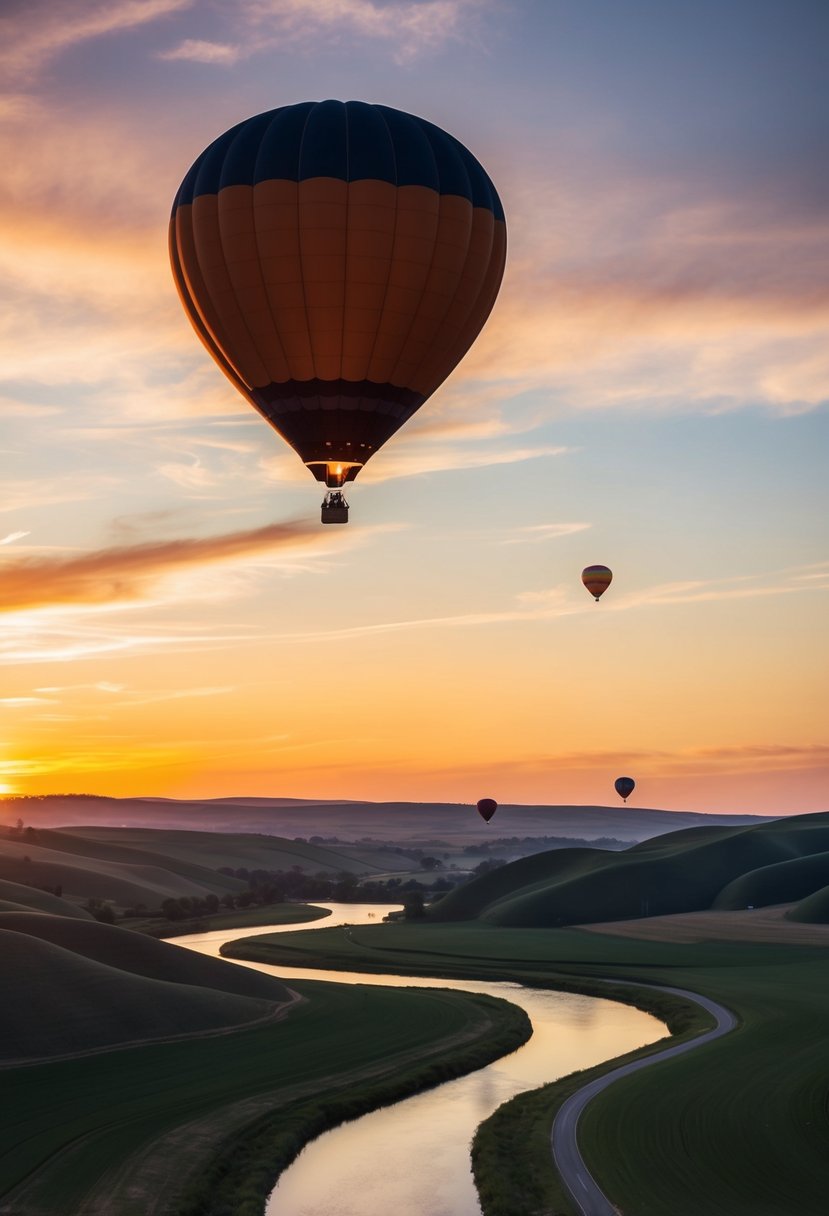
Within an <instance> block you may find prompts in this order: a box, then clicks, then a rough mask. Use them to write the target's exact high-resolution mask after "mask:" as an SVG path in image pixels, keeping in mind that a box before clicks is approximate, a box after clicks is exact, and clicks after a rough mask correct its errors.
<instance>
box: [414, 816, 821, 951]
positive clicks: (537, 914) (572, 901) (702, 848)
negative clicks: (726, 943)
mask: <svg viewBox="0 0 829 1216" xmlns="http://www.w3.org/2000/svg"><path fill="white" fill-rule="evenodd" d="M827 849H829V814H822V815H806V816H798V817H793V818H791V819H785V820H776V821H772V822H771V823H760V824H755V825H753V826H751V827H723V826H718V825H714V826H710V827H699V828H689V829H685V830H682V831H679V832H671V833H669V834H667V835H663V836H658V837H656V838H654V839H651V840H647V841H645V842H644V843H643V844H639V845H634V846H633V847H632V848H629V849H625V850H624V851H622V852H620V853H609V852H606V851H603V850H598V849H563V850H555V851H552V852H548V853H542V854H536V855H535V856H533V857H526V858H523V859H522V860H520V861H516V862H512V863H511V864H510V865H507V866H504V867H503V868H502V869H499V870H496V871H493V872H492V873H490V874H487V875H484V876H483V877H480V878H477V879H475V880H474V881H473V882H471V883H469V884H468V885H466V886H463V887H459V888H456V889H455V890H454V891H452V892H450V893H448V894H447V895H446V896H445V897H444V898H443V899H441V900H440V901H439V902H438V903H436V904H435V905H434V907H433V908H432V909H430V911H429V914H428V915H429V919H431V920H435V921H452V920H455V921H458V920H467V919H470V918H472V917H479V918H481V919H483V920H486V921H489V922H490V923H491V924H493V925H499V926H504V927H512V928H555V927H558V926H563V925H580V924H590V923H593V922H597V921H612V920H622V919H625V920H626V919H630V918H632V917H637V916H641V915H643V914H646V915H649V916H655V915H665V914H668V913H679V912H692V911H698V910H701V909H706V908H710V907H712V906H717V902H716V901H717V900H718V899H720V898H722V899H724V900H725V903H724V905H723V906H725V907H734V906H736V904H735V903H734V902H733V901H734V900H735V899H736V900H738V901H744V902H742V904H741V906H743V907H745V904H746V903H763V904H774V903H784V902H786V901H787V900H790V899H796V898H797V899H799V898H802V897H803V896H805V895H807V894H809V893H810V892H811V891H814V890H815V889H817V888H818V887H820V886H825V885H826V873H827V870H826V864H827V858H826V855H825V854H826V850H827ZM821 854H823V855H824V856H823V857H821V856H820V855H821ZM811 855H814V856H811ZM752 872H753V873H752ZM810 884H811V885H810ZM726 893H727V894H726Z"/></svg>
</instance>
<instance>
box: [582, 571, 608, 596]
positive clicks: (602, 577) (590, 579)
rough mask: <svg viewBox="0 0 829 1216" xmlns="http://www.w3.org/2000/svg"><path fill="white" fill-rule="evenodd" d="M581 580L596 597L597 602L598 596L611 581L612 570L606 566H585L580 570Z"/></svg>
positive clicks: (605, 589)
mask: <svg viewBox="0 0 829 1216" xmlns="http://www.w3.org/2000/svg"><path fill="white" fill-rule="evenodd" d="M581 581H582V582H583V583H584V585H585V587H586V588H587V590H588V591H589V592H590V594H591V595H594V596H595V597H596V603H597V604H598V602H599V596H600V595H603V594H604V593H605V591H607V589H608V587H609V586H610V584H611V582H612V581H613V571H612V570H609V569H608V567H607V566H585V568H584V569H583V570H582V572H581Z"/></svg>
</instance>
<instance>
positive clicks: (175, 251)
mask: <svg viewBox="0 0 829 1216" xmlns="http://www.w3.org/2000/svg"><path fill="white" fill-rule="evenodd" d="M180 212H181V208H180V209H179V214H177V215H173V216H172V217H171V218H170V228H169V245H170V263H171V265H172V268H173V280H174V282H175V285H176V288H177V289H178V294H179V299H180V300H181V302H182V305H183V307H184V310H185V312H186V313H187V316H188V317H189V318H190V323H191V325H192V326H193V329H194V330H195V331H196V334H197V335H198V337H199V339H200V341H201V342H202V345H203V346H204V347H205V349H206V350H207V351H208V353H209V354H210V355H212V357H213V358H214V359H215V361H216V363H217V365H218V367H219V369H220V371H222V372H223V373H224V375H225V376H227V378H228V380H229V381H230V383H231V384H232V385H233V387H234V388H235V389H236V390H237V391H238V392H240V393H241V394H242V396H243V397H244V398H245V399H246V400H247V401H249V402H250V403H251V405H253V406H254V407H255V408H256V409H258V408H259V406H258V405H257V403H256V402H255V401H254V399H253V397H252V396H251V394H250V390H249V388H248V386H247V385H246V384H245V382H244V381H243V380H241V379H240V378H239V376H238V374H237V373H236V371H235V369H234V368H233V367H231V365H230V364H229V363H228V361H227V359H226V358H225V356H224V352H223V351H222V350H221V349H220V347H219V346H218V345H217V343H216V339H215V338H214V336H213V333H212V332H211V330H210V329H209V328H208V326H207V325H206V323H205V320H204V317H203V315H202V311H201V309H199V307H198V305H197V303H196V300H195V298H194V296H193V294H192V285H191V283H190V282H189V281H188V278H187V275H186V274H185V271H184V268H183V266H182V263H181V256H180V253H181V223H180V219H179V215H180ZM186 218H187V221H188V225H187V226H188V228H189V216H187V217H186Z"/></svg>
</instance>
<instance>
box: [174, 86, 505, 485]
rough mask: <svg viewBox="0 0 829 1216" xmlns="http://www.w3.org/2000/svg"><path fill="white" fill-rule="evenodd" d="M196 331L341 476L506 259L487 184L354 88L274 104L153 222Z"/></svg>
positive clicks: (412, 122) (410, 122)
mask: <svg viewBox="0 0 829 1216" xmlns="http://www.w3.org/2000/svg"><path fill="white" fill-rule="evenodd" d="M170 253H171V260H172V265H173V273H174V276H175V279H176V283H177V286H178V289H179V293H180V295H181V298H182V301H183V303H184V306H185V309H186V310H187V313H188V315H189V317H190V320H191V321H192V323H193V325H194V327H195V329H196V331H197V333H198V334H199V337H200V338H201V339H202V341H203V342H204V344H205V346H206V347H207V349H208V350H209V351H210V353H211V354H212V355H213V357H214V359H215V360H216V362H217V363H218V364H219V366H220V367H221V368H222V370H223V371H224V372H225V374H226V375H227V376H228V377H229V378H230V380H231V381H232V382H233V384H234V385H235V386H236V387H237V388H238V389H239V390H240V392H241V393H242V394H243V395H244V396H245V397H246V398H247V399H248V400H249V401H250V402H251V403H252V404H253V405H254V406H255V407H256V409H258V410H259V411H260V413H262V414H263V415H264V416H265V418H267V420H268V421H269V422H270V423H271V425H272V426H273V427H274V428H275V429H276V430H277V431H278V432H279V433H280V434H281V435H282V436H283V437H284V438H285V439H286V440H287V441H288V442H289V443H290V444H291V445H292V446H293V447H294V448H295V449H296V451H297V452H298V453H299V455H300V457H301V458H302V460H303V461H304V462H305V463H306V464H307V465H309V467H310V468H311V470H312V472H314V474H315V476H317V477H319V478H320V480H323V479H324V478H325V476H326V467H327V466H328V465H329V464H332V463H335V462H336V463H341V464H343V465H345V466H347V472H346V474H345V476H344V480H350V479H352V478H353V477H354V476H356V474H357V472H358V471H359V469H360V468H361V467H362V465H363V464H365V462H366V461H367V460H368V459H369V458H370V456H371V455H372V454H373V453H374V452H375V451H377V449H378V448H379V447H380V446H381V445H382V444H383V443H384V442H385V441H386V440H387V439H388V438H389V437H390V436H391V435H393V434H394V432H395V431H396V430H397V429H398V428H399V427H400V426H402V424H403V423H404V422H406V420H407V419H408V418H410V417H411V415H412V414H413V413H414V412H415V410H417V409H418V408H419V407H420V406H421V405H422V404H423V402H424V401H425V400H426V399H427V398H428V397H429V396H430V395H431V394H432V393H433V392H434V391H435V389H436V388H437V387H438V386H439V385H440V384H441V383H442V382H443V381H444V380H445V378H446V377H447V376H448V375H449V373H450V372H451V371H452V369H453V368H454V367H455V366H456V364H457V363H458V362H459V360H460V359H461V358H462V357H463V355H464V354H465V353H466V351H467V350H468V349H469V347H470V345H471V344H472V342H473V341H474V340H475V337H476V336H477V334H478V332H479V330H480V329H481V327H482V325H483V324H484V322H485V320H486V318H487V316H488V315H489V313H490V311H491V309H492V306H493V304H494V302H495V297H496V295H497V292H498V288H499V286H500V282H501V278H502V276H503V271H504V262H505V258H506V228H505V223H504V217H503V210H502V209H501V205H500V202H499V200H498V196H497V194H496V192H495V189H494V187H493V186H492V183H491V182H490V180H489V178H488V177H487V175H486V174H485V172H484V170H483V169H482V168H481V166H480V165H479V164H478V162H477V161H476V160H475V158H474V157H473V156H472V155H471V154H470V153H469V152H468V151H467V150H466V149H465V148H464V147H463V146H462V145H461V144H459V143H458V141H457V140H454V139H453V138H452V137H451V136H450V135H447V134H446V132H444V131H441V130H440V129H439V128H438V127H435V126H433V125H432V124H430V123H426V122H424V121H423V120H421V119H417V118H413V117H412V116H410V115H406V114H403V113H401V112H400V111H396V110H390V109H388V108H387V107H383V106H368V105H365V104H363V103H361V102H347V103H342V102H321V103H303V104H302V105H299V106H286V107H283V108H282V109H280V110H274V111H271V112H270V113H268V114H262V115H258V116H257V117H256V118H253V119H250V120H248V121H247V122H244V123H241V124H240V125H239V126H238V127H235V128H233V129H232V130H231V131H228V132H227V133H226V134H225V135H223V136H221V137H220V138H219V139H218V140H216V141H215V142H214V143H213V144H211V145H210V147H209V148H207V149H206V150H205V152H204V153H202V156H201V157H199V159H198V160H197V161H196V163H195V164H194V165H193V167H192V168H191V170H190V172H189V173H188V175H187V177H186V178H185V180H184V182H183V183H182V186H181V189H180V190H179V193H178V195H177V197H176V201H175V204H174V207H173V214H172V217H171V221H170Z"/></svg>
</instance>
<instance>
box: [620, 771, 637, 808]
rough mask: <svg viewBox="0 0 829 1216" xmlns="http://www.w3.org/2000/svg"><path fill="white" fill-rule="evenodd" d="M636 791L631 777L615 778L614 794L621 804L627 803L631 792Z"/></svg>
mask: <svg viewBox="0 0 829 1216" xmlns="http://www.w3.org/2000/svg"><path fill="white" fill-rule="evenodd" d="M635 789H636V782H635V781H634V780H633V778H632V777H617V778H616V793H617V794H618V795H619V797H620V798H621V799H622V801H623V802H627V800H628V798H629V797H630V796H631V794H632V793H633V791H634V790H635Z"/></svg>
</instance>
